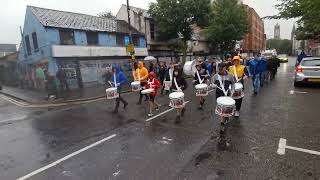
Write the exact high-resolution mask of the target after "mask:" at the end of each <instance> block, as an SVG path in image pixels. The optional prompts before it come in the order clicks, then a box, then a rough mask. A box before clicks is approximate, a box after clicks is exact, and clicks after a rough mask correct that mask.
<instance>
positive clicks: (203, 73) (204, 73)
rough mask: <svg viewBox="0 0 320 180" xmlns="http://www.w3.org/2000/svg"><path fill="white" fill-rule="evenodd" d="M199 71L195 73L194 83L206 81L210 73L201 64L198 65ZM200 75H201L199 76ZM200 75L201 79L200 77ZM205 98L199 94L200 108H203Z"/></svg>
mask: <svg viewBox="0 0 320 180" xmlns="http://www.w3.org/2000/svg"><path fill="white" fill-rule="evenodd" d="M196 68H197V72H196V73H195V75H194V85H198V84H202V83H206V81H207V77H209V74H208V73H207V71H206V69H203V68H202V65H201V64H197V65H196ZM198 75H199V76H198ZM199 77H200V79H199ZM204 102H205V99H204V97H203V96H199V107H198V109H202V107H203V105H204Z"/></svg>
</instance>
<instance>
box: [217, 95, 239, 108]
mask: <svg viewBox="0 0 320 180" xmlns="http://www.w3.org/2000/svg"><path fill="white" fill-rule="evenodd" d="M223 100H230V101H229V102H230V103H227V104H223V103H221V101H223ZM231 100H232V101H231ZM231 102H232V103H231ZM217 104H221V105H224V106H234V105H235V104H236V101H235V100H234V99H233V98H232V97H229V96H222V97H219V98H217Z"/></svg>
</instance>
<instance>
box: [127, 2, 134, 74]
mask: <svg viewBox="0 0 320 180" xmlns="http://www.w3.org/2000/svg"><path fill="white" fill-rule="evenodd" d="M127 13H128V28H129V44H128V47H127V50H128V52H129V53H130V55H131V69H132V76H133V77H134V71H135V69H134V60H135V57H134V45H133V40H132V32H131V19H130V6H129V0H127Z"/></svg>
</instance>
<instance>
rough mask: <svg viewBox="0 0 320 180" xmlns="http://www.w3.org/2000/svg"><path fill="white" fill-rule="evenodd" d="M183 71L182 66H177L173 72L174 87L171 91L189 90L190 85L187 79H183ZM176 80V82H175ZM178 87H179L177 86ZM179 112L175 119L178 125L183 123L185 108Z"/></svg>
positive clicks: (178, 110)
mask: <svg viewBox="0 0 320 180" xmlns="http://www.w3.org/2000/svg"><path fill="white" fill-rule="evenodd" d="M182 72H183V69H182V68H181V67H180V66H176V67H175V68H174V71H173V80H172V86H171V90H172V91H180V90H181V91H184V90H185V89H187V87H188V84H187V81H186V80H185V78H184V77H183V74H182ZM174 79H175V80H176V81H174ZM176 83H177V85H178V87H177V85H176ZM176 110H177V116H176V119H175V123H176V124H178V123H180V122H181V117H184V113H185V111H186V109H185V107H183V108H179V109H176Z"/></svg>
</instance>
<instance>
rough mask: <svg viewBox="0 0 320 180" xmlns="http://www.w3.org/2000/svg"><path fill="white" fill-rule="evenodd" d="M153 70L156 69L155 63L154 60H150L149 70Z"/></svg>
mask: <svg viewBox="0 0 320 180" xmlns="http://www.w3.org/2000/svg"><path fill="white" fill-rule="evenodd" d="M153 71H154V64H153V62H150V65H149V72H153Z"/></svg>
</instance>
